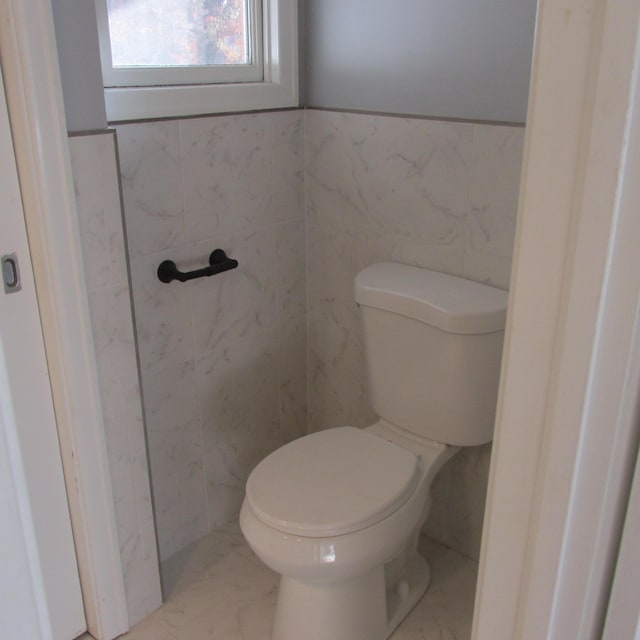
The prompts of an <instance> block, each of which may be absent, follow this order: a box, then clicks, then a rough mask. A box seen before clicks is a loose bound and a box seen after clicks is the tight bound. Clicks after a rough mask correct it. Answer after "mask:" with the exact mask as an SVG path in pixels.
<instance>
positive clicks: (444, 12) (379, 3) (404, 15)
mask: <svg viewBox="0 0 640 640" xmlns="http://www.w3.org/2000/svg"><path fill="white" fill-rule="evenodd" d="M52 7H53V13H54V19H55V26H56V35H57V40H58V49H59V54H60V67H61V75H62V87H63V93H64V101H65V110H66V114H67V125H68V128H69V130H70V131H86V130H92V129H101V128H103V127H104V126H106V122H107V121H106V115H105V110H104V97H103V91H102V73H101V69H100V56H99V48H98V36H97V29H96V23H95V7H94V3H93V2H92V1H91V0H52ZM535 10H536V0H474V1H472V0H300V12H301V17H302V20H303V21H304V23H305V24H306V32H305V33H301V67H302V69H303V72H302V73H301V89H302V91H301V102H302V103H303V104H306V105H308V106H313V107H327V108H333V109H341V108H342V109H359V110H365V111H380V112H386V113H402V114H417V115H428V116H436V117H437V116H439V117H445V118H467V119H472V120H492V121H506V122H524V120H525V116H526V107H527V97H528V89H529V74H530V66H531V51H532V43H533V30H534V23H535ZM305 95H306V98H305Z"/></svg>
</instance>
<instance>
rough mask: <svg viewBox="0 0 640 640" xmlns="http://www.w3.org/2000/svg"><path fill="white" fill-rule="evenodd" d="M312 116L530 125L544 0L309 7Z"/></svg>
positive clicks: (346, 0)
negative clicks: (337, 113) (331, 111)
mask: <svg viewBox="0 0 640 640" xmlns="http://www.w3.org/2000/svg"><path fill="white" fill-rule="evenodd" d="M306 3H307V7H306V24H307V28H306V30H307V33H306V42H307V45H306V49H307V51H306V55H307V60H306V65H307V68H306V78H307V85H306V97H307V101H306V102H307V105H308V106H313V107H328V108H344V109H359V110H369V111H380V112H387V113H403V114H418V115H428V116H440V117H446V118H467V119H472V120H492V121H505V122H524V120H525V117H526V108H527V98H528V90H529V75H530V68H531V54H532V47H533V32H534V25H535V12H536V0H473V1H472V0H306Z"/></svg>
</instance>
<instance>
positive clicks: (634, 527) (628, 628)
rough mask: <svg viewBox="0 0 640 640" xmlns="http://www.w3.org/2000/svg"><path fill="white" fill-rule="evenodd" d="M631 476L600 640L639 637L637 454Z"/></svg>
mask: <svg viewBox="0 0 640 640" xmlns="http://www.w3.org/2000/svg"><path fill="white" fill-rule="evenodd" d="M637 417H640V416H637ZM634 478H635V479H634V482H633V488H632V490H631V496H630V499H629V510H628V511H627V517H626V519H625V527H624V533H623V535H622V544H621V546H620V555H619V556H618V563H617V567H616V574H615V579H614V581H613V588H612V590H611V599H610V602H609V610H608V612H607V620H606V624H605V627H604V633H603V634H602V640H620V639H621V638H624V639H627V638H628V639H629V640H632V639H633V640H640V592H639V589H638V575H640V553H638V540H639V539H640V457H639V458H638V462H637V463H636V468H635V473H634Z"/></svg>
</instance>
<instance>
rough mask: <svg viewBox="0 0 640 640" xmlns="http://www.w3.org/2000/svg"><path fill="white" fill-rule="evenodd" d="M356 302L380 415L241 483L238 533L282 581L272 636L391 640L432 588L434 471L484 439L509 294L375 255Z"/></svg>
mask: <svg viewBox="0 0 640 640" xmlns="http://www.w3.org/2000/svg"><path fill="white" fill-rule="evenodd" d="M355 297H356V301H357V303H358V304H359V305H360V309H361V314H362V322H363V327H364V338H365V351H366V356H367V368H368V376H369V395H370V398H371V404H372V407H373V409H374V410H375V411H376V413H377V414H378V415H379V416H380V420H379V421H378V422H377V423H376V424H374V425H373V426H371V427H368V428H367V429H356V428H354V427H338V428H334V429H328V430H326V431H321V432H318V433H314V434H311V435H308V436H305V437H303V438H300V439H298V440H295V441H294V442H291V443H289V444H287V445H285V446H283V447H281V448H280V449H278V450H277V451H275V452H274V453H272V454H271V455H269V456H267V457H266V458H265V459H264V460H263V461H262V462H260V464H258V466H257V467H256V468H255V469H254V470H253V472H252V473H251V475H250V476H249V479H248V481H247V487H246V496H245V499H244V503H243V505H242V510H241V512H240V526H241V528H242V532H243V533H244V536H245V538H246V539H247V542H248V543H249V545H250V546H251V548H252V549H253V550H254V552H255V553H256V555H257V556H258V557H259V558H260V559H261V560H262V561H263V562H264V563H265V564H266V565H267V566H268V567H270V568H271V569H273V570H274V571H276V572H277V573H279V574H280V575H281V580H280V590H279V594H278V604H277V608H276V615H275V622H274V628H273V635H272V638H273V640H303V639H304V640H383V639H385V638H388V637H389V636H390V635H391V633H393V630H394V629H395V628H396V626H397V625H398V624H399V623H400V622H401V620H402V619H403V618H404V617H405V616H406V615H407V613H408V612H409V611H410V610H411V608H412V607H413V606H414V605H415V604H416V603H417V601H418V600H419V599H420V597H421V596H422V594H423V593H424V592H425V590H426V589H427V586H428V584H429V575H430V574H429V567H428V565H427V563H426V561H425V560H424V558H422V556H420V555H419V554H418V551H417V543H418V537H419V535H420V529H421V527H422V526H423V524H424V522H425V521H426V518H427V514H428V512H429V506H430V500H429V491H430V487H431V482H432V481H433V478H434V477H435V475H436V473H437V472H438V471H439V470H440V468H441V467H442V465H443V464H444V463H445V462H446V461H447V460H448V459H449V458H451V456H453V455H454V454H455V453H456V452H457V451H458V450H459V447H461V446H473V445H479V444H483V443H486V442H489V441H490V440H491V437H492V433H493V423H494V414H495V405H496V397H497V389H498V379H499V373H500V359H501V353H502V341H503V336H504V323H505V315H506V305H507V293H506V292H504V291H501V290H499V289H495V288H493V287H489V286H487V285H483V284H478V283H476V282H471V281H469V280H464V279H462V278H457V277H454V276H449V275H445V274H442V273H437V272H434V271H428V270H426V269H420V268H417V267H410V266H406V265H400V264H392V263H382V264H375V265H372V266H370V267H367V268H366V269H364V270H363V271H361V272H360V273H359V274H358V276H357V277H356V281H355Z"/></svg>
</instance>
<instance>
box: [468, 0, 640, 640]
mask: <svg viewBox="0 0 640 640" xmlns="http://www.w3.org/2000/svg"><path fill="white" fill-rule="evenodd" d="M639 17H640V0H630V1H629V2H616V1H615V0H607V1H605V2H602V1H600V0H540V1H539V6H538V20H537V29H536V39H535V55H534V65H533V72H532V83H531V92H530V99H529V114H528V118H527V133H526V142H525V160H524V167H523V175H522V181H521V191H520V203H519V215H518V225H517V231H516V247H515V257H514V268H513V273H512V279H511V295H510V300H509V311H508V319H507V323H508V328H507V335H506V340H505V351H504V357H503V375H502V380H501V388H500V394H499V400H498V412H497V425H496V438H495V442H494V451H493V456H492V461H491V470H490V479H489V494H488V500H487V511H486V515H485V524H484V535H483V542H482V550H481V561H480V575H479V580H478V592H477V596H476V608H475V612H474V628H473V636H472V637H473V638H474V640H485V639H486V640H489V639H491V640H512V639H513V638H518V640H539V639H541V638H544V639H548V640H550V639H552V638H553V639H558V640H561V639H562V638H578V637H579V638H584V639H591V638H593V639H595V638H599V637H600V633H601V631H602V625H603V623H604V615H605V612H606V607H607V602H608V598H609V589H610V584H611V577H612V571H613V567H614V563H615V557H616V553H617V550H618V545H619V541H620V533H621V527H622V517H623V515H624V509H625V506H626V503H627V501H628V495H629V483H630V478H631V477H632V469H633V466H632V465H633V461H634V456H635V452H636V450H637V444H638V442H637V440H638V426H639V425H638V422H637V414H636V410H635V408H636V406H637V402H638V397H639V394H638V392H639V382H640V358H638V357H637V356H638V349H637V339H638V333H639V332H640V316H639V304H640V260H639V255H638V251H637V247H638V244H640V218H639V217H638V215H637V206H638V205H637V199H635V200H634V196H633V194H634V193H636V195H637V181H638V177H637V168H638V164H637V160H636V161H635V164H634V161H633V159H632V156H630V153H631V152H632V151H633V143H631V142H630V140H632V135H634V133H633V132H634V130H635V136H636V140H637V132H638V127H639V126H640V104H639V103H638V99H637V89H638V87H637V85H638V82H639V77H638V68H639V65H640V57H639V48H640V38H639V34H640V30H639ZM635 144H636V145H637V144H638V143H637V142H636V143H635ZM634 170H635V172H636V174H635V175H633V172H634ZM543 251H544V257H543V256H542V252H543ZM637 588H638V586H637V585H636V589H637ZM634 597H635V598H637V600H638V601H639V602H640V592H637V593H636V594H634Z"/></svg>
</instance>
